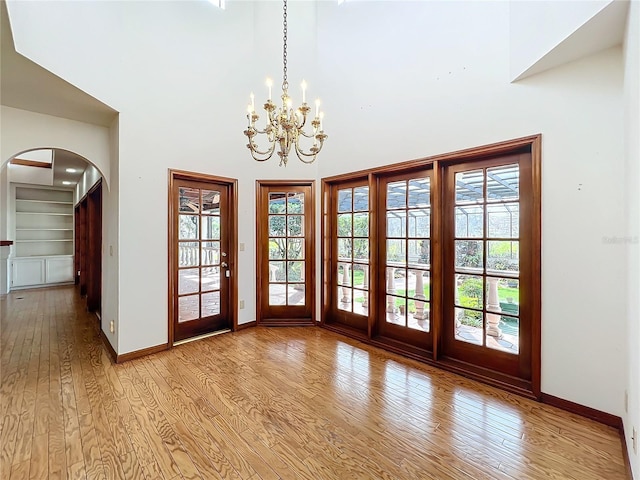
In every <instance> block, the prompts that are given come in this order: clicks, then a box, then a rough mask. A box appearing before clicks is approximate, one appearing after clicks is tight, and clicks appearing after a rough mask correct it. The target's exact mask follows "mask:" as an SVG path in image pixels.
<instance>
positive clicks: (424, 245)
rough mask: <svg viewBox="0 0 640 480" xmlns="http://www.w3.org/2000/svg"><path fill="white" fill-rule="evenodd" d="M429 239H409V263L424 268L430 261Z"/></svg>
mask: <svg viewBox="0 0 640 480" xmlns="http://www.w3.org/2000/svg"><path fill="white" fill-rule="evenodd" d="M429 244H430V242H429V240H409V241H408V242H407V245H408V247H409V263H410V264H411V265H412V266H415V267H423V268H426V267H428V266H429V264H430V263H431V256H430V249H429V247H430V245H429Z"/></svg>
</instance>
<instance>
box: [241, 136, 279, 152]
mask: <svg viewBox="0 0 640 480" xmlns="http://www.w3.org/2000/svg"><path fill="white" fill-rule="evenodd" d="M270 143H271V146H270V147H269V148H268V149H267V150H265V151H263V152H262V151H260V150H259V149H258V145H257V144H256V143H255V142H254V141H253V140H251V139H249V144H248V145H247V148H248V149H249V150H251V153H252V154H253V153H254V152H255V153H257V154H258V155H269V156H271V155H273V151H274V150H275V149H276V142H275V141H273V142H270Z"/></svg>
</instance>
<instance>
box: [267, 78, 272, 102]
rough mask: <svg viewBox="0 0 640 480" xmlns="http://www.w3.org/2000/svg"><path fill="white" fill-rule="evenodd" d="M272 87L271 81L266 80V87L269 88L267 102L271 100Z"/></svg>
mask: <svg viewBox="0 0 640 480" xmlns="http://www.w3.org/2000/svg"><path fill="white" fill-rule="evenodd" d="M272 86H273V81H272V80H271V79H270V78H267V87H269V100H271V87H272Z"/></svg>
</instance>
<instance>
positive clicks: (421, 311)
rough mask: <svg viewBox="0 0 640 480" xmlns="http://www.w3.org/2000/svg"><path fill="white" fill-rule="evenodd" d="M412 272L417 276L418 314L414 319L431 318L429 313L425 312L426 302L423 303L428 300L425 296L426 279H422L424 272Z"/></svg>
mask: <svg viewBox="0 0 640 480" xmlns="http://www.w3.org/2000/svg"><path fill="white" fill-rule="evenodd" d="M412 272H413V273H414V275H415V276H416V313H415V315H414V316H413V317H414V318H416V319H418V320H425V319H427V318H429V312H428V311H425V309H424V302H423V301H422V300H426V299H427V297H425V296H424V278H423V277H422V275H423V274H424V271H423V270H412Z"/></svg>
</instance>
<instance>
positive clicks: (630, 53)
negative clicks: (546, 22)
mask: <svg viewBox="0 0 640 480" xmlns="http://www.w3.org/2000/svg"><path fill="white" fill-rule="evenodd" d="M624 53H625V72H624V105H625V112H624V114H625V129H624V135H625V157H626V164H625V167H626V171H625V178H626V191H627V196H626V198H625V202H624V204H625V206H626V208H625V214H626V220H627V235H626V237H625V242H624V245H626V250H627V254H628V260H627V272H626V273H627V279H628V290H627V344H628V357H627V365H628V369H627V380H626V384H627V391H628V394H629V409H628V413H627V414H625V415H623V421H624V431H625V435H626V440H627V447H628V449H629V459H630V461H631V467H632V470H633V472H634V478H640V456H639V455H638V453H634V452H633V448H632V440H631V435H632V432H633V428H635V429H636V431H640V428H639V427H640V354H638V351H639V350H640V251H639V247H640V244H639V243H640V242H639V240H638V239H639V237H640V192H639V185H640V134H639V132H640V2H638V1H637V0H634V1H632V2H631V4H630V9H629V18H628V23H627V32H626V38H625V52H624ZM636 441H638V440H637V434H636ZM639 443H640V442H639Z"/></svg>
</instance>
